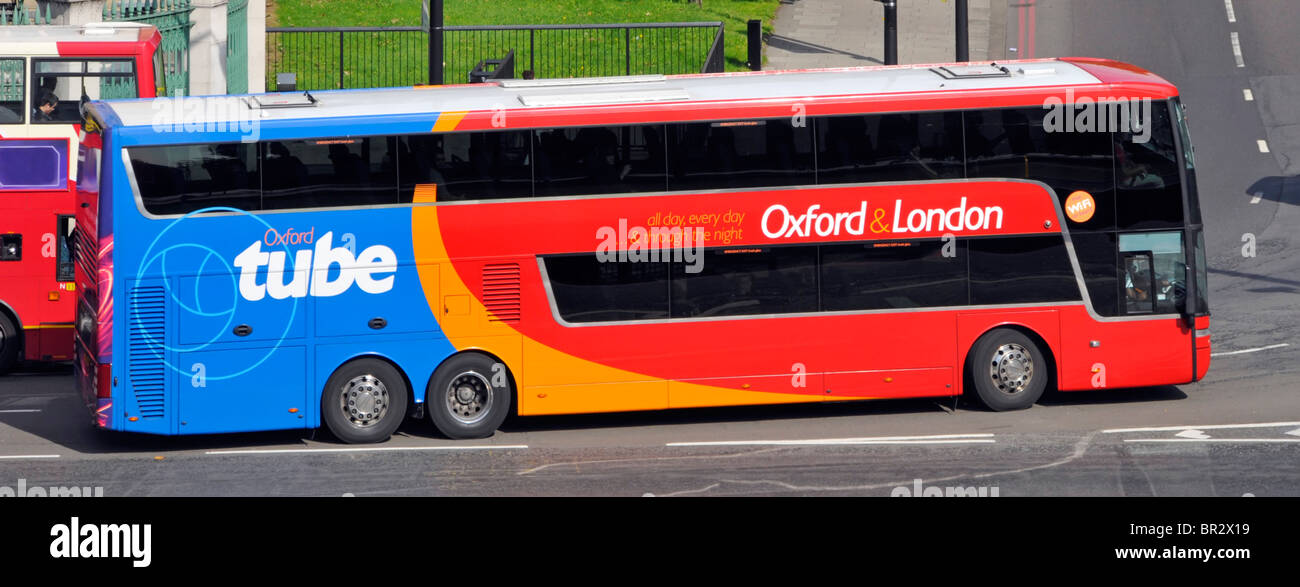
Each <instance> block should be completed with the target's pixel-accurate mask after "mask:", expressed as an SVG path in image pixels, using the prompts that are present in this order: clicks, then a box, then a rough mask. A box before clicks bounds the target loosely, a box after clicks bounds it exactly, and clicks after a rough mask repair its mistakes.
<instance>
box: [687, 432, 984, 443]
mask: <svg viewBox="0 0 1300 587" xmlns="http://www.w3.org/2000/svg"><path fill="white" fill-rule="evenodd" d="M991 442H995V441H994V440H993V435H992V434H938V435H934V436H879V437H874V438H818V439H808V440H719V441H712V442H670V443H668V444H665V445H664V446H837V445H839V446H844V445H863V444H977V443H991Z"/></svg>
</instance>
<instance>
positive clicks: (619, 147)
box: [533, 126, 666, 196]
mask: <svg viewBox="0 0 1300 587" xmlns="http://www.w3.org/2000/svg"><path fill="white" fill-rule="evenodd" d="M663 133H664V127H663V126H648V127H647V126H608V127H606V126H590V127H583V128H567V129H549V130H538V131H534V134H533V140H534V141H536V142H535V143H534V147H533V152H534V153H536V154H537V174H536V177H535V178H534V187H533V190H534V191H533V195H536V196H576V195H585V194H617V193H624V192H657V191H663V190H664V189H666V183H665V171H666V166H665V162H664V141H663Z"/></svg>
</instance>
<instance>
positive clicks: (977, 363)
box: [966, 328, 1048, 412]
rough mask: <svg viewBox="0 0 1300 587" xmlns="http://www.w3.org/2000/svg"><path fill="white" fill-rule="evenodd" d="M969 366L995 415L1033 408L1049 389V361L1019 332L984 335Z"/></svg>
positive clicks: (973, 350)
mask: <svg viewBox="0 0 1300 587" xmlns="http://www.w3.org/2000/svg"><path fill="white" fill-rule="evenodd" d="M966 365H967V371H968V373H969V374H970V378H971V381H972V383H973V384H974V387H975V394H976V396H977V397H978V398H979V400H980V403H983V404H984V405H985V406H986V407H988V408H989V409H990V410H993V411H995V412H1004V411H1009V410H1023V409H1026V408H1028V407H1030V406H1033V405H1034V403H1035V402H1037V401H1038V398H1040V397H1042V395H1043V391H1044V390H1046V389H1047V379H1048V362H1047V358H1046V357H1045V356H1044V355H1043V351H1042V350H1041V349H1040V348H1039V347H1038V344H1037V343H1035V342H1034V341H1033V340H1031V339H1030V338H1029V337H1028V336H1025V334H1024V333H1023V332H1020V331H1018V330H1013V329H1010V328H997V329H994V330H991V331H989V332H988V333H986V334H985V335H984V336H981V337H980V339H979V340H978V341H976V342H975V346H973V347H971V352H970V356H969V357H968V358H967V361H966Z"/></svg>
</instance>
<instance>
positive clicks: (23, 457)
mask: <svg viewBox="0 0 1300 587" xmlns="http://www.w3.org/2000/svg"><path fill="white" fill-rule="evenodd" d="M1297 440H1300V438H1298V439H1297ZM59 456H60V455H0V459H57V458H59Z"/></svg>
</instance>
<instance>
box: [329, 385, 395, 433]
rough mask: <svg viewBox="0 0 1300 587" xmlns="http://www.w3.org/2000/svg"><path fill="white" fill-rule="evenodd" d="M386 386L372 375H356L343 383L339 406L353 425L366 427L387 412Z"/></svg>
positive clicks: (381, 418) (379, 419)
mask: <svg viewBox="0 0 1300 587" xmlns="http://www.w3.org/2000/svg"><path fill="white" fill-rule="evenodd" d="M388 405H389V401H388V386H386V385H384V382H382V381H380V380H379V379H378V378H376V377H375V376H374V375H369V374H367V375H358V376H356V377H353V378H352V379H349V380H348V382H347V383H345V384H343V394H342V395H341V396H340V397H339V407H340V408H341V409H342V410H343V415H344V416H346V417H347V419H348V421H349V422H351V423H352V425H353V426H356V427H358V428H368V427H370V426H373V425H375V424H376V423H378V422H379V421H381V420H383V419H384V416H385V415H386V414H387V413H388Z"/></svg>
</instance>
